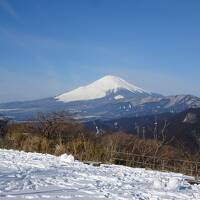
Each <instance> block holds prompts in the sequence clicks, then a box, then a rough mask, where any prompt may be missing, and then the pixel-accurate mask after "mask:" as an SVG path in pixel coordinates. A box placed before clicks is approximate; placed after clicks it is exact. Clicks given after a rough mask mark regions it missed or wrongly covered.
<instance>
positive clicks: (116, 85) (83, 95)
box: [55, 75, 150, 102]
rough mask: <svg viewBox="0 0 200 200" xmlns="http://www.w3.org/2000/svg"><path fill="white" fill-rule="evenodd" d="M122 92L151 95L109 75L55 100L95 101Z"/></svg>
mask: <svg viewBox="0 0 200 200" xmlns="http://www.w3.org/2000/svg"><path fill="white" fill-rule="evenodd" d="M120 90H126V91H128V92H130V93H134V94H150V93H148V92H147V91H145V90H143V89H141V88H139V87H137V86H135V85H132V84H130V83H128V82H126V81H125V80H123V79H121V78H119V77H116V76H110V75H108V76H104V77H103V78H101V79H99V80H97V81H95V82H93V83H91V84H89V85H86V86H82V87H79V88H77V89H75V90H72V91H69V92H67V93H64V94H61V95H60V96H57V97H55V98H56V99H57V100H59V101H63V102H72V101H82V100H93V99H100V98H103V97H106V96H107V95H108V94H111V93H113V94H117V92H118V91H120Z"/></svg>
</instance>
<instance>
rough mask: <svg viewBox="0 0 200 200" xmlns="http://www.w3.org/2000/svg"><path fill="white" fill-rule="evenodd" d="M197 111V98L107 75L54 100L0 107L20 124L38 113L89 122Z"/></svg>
mask: <svg viewBox="0 0 200 200" xmlns="http://www.w3.org/2000/svg"><path fill="white" fill-rule="evenodd" d="M196 107H200V98H198V97H196V96H192V95H175V96H163V95H160V94H156V93H152V92H149V91H146V90H144V89H142V88H140V87H137V86H135V85H133V84H130V83H128V82H126V81H125V80H123V79H121V78H119V77H116V76H110V75H109V76H105V77H103V78H101V79H99V80H97V81H95V82H93V83H91V84H89V85H86V86H81V87H79V88H77V89H75V90H71V91H68V92H66V93H63V94H61V95H58V96H55V97H51V98H46V99H39V100H34V101H23V102H11V103H3V104H0V115H3V116H7V117H9V118H11V119H14V120H18V121H21V120H32V119H33V118H34V117H35V116H36V115H37V113H39V112H44V113H48V112H60V111H66V112H68V113H70V114H71V115H72V116H74V118H77V119H80V120H83V121H88V120H95V119H104V120H107V119H114V118H121V117H134V116H144V115H152V114H158V113H164V112H181V111H183V110H185V109H188V108H196Z"/></svg>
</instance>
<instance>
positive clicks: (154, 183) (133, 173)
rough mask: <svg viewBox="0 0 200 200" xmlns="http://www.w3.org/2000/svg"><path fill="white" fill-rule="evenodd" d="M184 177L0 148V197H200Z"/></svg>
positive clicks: (199, 192) (196, 189)
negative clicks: (91, 164)
mask: <svg viewBox="0 0 200 200" xmlns="http://www.w3.org/2000/svg"><path fill="white" fill-rule="evenodd" d="M66 158H67V160H66ZM69 161H70V162H69ZM185 178H186V177H185V176H183V175H181V174H175V173H163V172H158V171H150V170H145V169H136V168H135V169H134V168H130V167H125V166H116V165H102V166H100V167H93V166H89V165H84V164H83V163H81V162H78V161H75V162H73V159H71V158H70V159H69V157H68V156H61V157H56V156H52V155H48V154H39V153H24V152H19V151H13V150H0V199H12V200H14V199H107V198H110V199H124V200H125V199H146V200H150V199H162V200H164V199H166V200H170V199H182V200H184V199H185V200H188V199H196V200H197V199H200V187H199V186H190V185H189V184H188V183H186V182H185V181H184V179H185Z"/></svg>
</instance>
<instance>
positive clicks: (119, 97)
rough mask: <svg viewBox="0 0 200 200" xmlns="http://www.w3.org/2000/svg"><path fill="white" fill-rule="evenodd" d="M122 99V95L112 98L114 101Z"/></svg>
mask: <svg viewBox="0 0 200 200" xmlns="http://www.w3.org/2000/svg"><path fill="white" fill-rule="evenodd" d="M123 98H124V96H122V95H117V96H115V97H114V99H116V100H118V99H123Z"/></svg>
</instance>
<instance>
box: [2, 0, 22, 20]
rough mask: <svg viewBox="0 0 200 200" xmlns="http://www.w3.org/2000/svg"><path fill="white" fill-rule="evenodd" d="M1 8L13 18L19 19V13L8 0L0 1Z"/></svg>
mask: <svg viewBox="0 0 200 200" xmlns="http://www.w3.org/2000/svg"><path fill="white" fill-rule="evenodd" d="M0 8H1V9H3V10H4V11H5V12H7V13H8V14H9V15H10V16H12V17H13V18H15V19H19V15H18V14H17V12H16V11H15V9H14V8H13V7H12V5H11V4H10V3H9V1H8V0H0Z"/></svg>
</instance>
